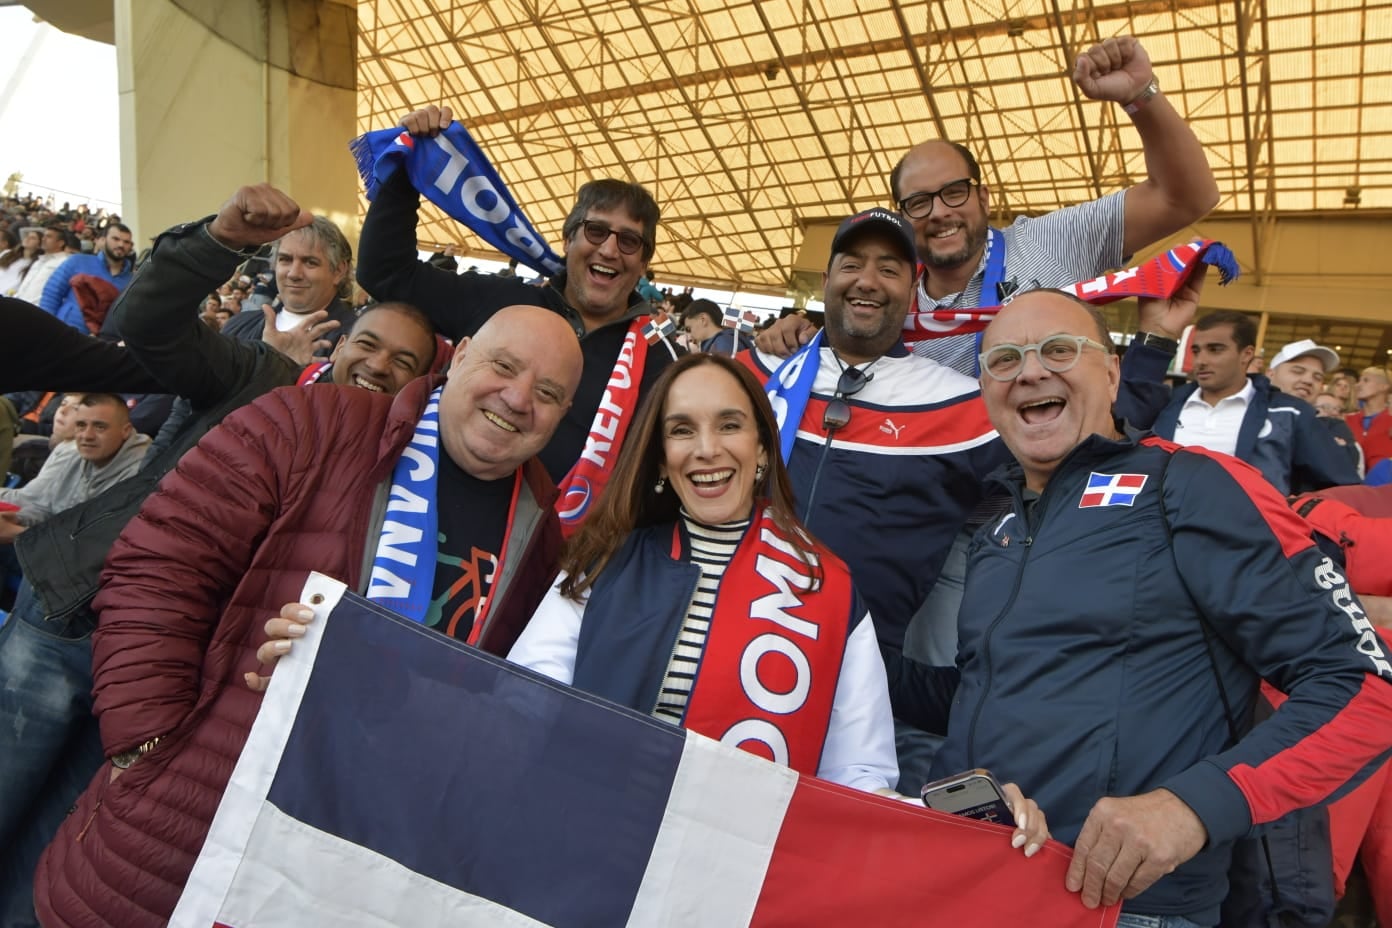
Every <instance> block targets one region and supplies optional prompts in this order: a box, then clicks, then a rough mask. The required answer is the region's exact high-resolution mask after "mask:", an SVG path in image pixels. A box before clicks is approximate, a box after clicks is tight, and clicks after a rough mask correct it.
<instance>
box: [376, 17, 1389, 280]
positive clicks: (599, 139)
mask: <svg viewBox="0 0 1392 928" xmlns="http://www.w3.org/2000/svg"><path fill="white" fill-rule="evenodd" d="M358 28H359V34H358V90H359V94H358V100H359V102H358V117H359V125H360V128H362V129H364V130H366V129H371V128H383V127H386V126H390V125H392V124H394V123H395V122H396V121H397V120H398V119H399V118H400V117H401V116H402V115H403V114H405V113H406V112H409V111H410V110H412V109H415V108H418V107H420V106H423V105H425V104H428V103H439V102H445V103H449V104H450V105H451V106H452V108H453V109H454V111H455V114H456V117H457V118H459V119H461V120H462V121H463V122H464V123H465V124H466V125H467V126H468V127H469V129H470V131H471V132H472V133H473V135H474V137H475V139H476V140H477V141H478V142H479V144H480V145H481V146H482V147H483V149H484V150H485V151H486V152H487V153H488V155H489V157H490V158H491V159H492V161H493V163H494V166H495V167H496V168H497V170H498V172H499V174H500V175H501V176H502V177H503V179H504V181H505V182H506V183H507V184H508V185H509V187H510V189H511V190H512V192H513V195H514V196H515V197H516V198H517V200H518V202H519V203H520V204H522V206H523V208H524V210H525V211H526V212H527V214H528V216H529V218H530V219H531V220H532V222H533V223H534V224H535V225H536V226H537V228H538V230H539V231H540V232H541V233H542V234H543V235H544V236H545V237H546V238H547V240H548V241H549V242H550V243H551V245H552V247H553V248H556V250H558V251H559V246H560V227H561V223H562V221H563V219H564V217H565V214H566V211H567V210H568V208H569V206H570V205H571V202H572V200H573V197H574V193H575V191H576V189H577V188H578V187H579V186H580V185H581V184H582V183H583V182H584V181H586V180H589V179H591V178H594V177H602V176H609V177H618V178H623V179H627V180H632V181H637V182H639V183H642V184H644V185H646V186H647V187H648V188H649V189H650V190H651V191H652V192H653V194H654V195H655V196H656V198H657V200H658V202H659V204H661V206H662V210H663V217H662V227H661V229H660V231H659V236H658V250H657V254H656V256H655V258H654V261H653V268H654V269H655V270H656V272H657V276H658V277H659V279H660V280H661V281H662V282H663V283H671V282H676V283H696V284H706V285H718V286H722V287H731V288H734V289H745V290H751V291H764V292H771V293H779V292H784V290H785V288H786V287H787V285H788V282H789V271H790V268H791V267H792V266H793V264H794V262H795V259H796V257H797V254H798V251H799V248H800V246H801V243H802V241H803V238H804V235H805V232H806V230H807V229H808V227H810V226H814V225H823V224H826V223H829V222H835V221H837V220H839V219H841V218H843V217H844V216H846V215H848V214H849V213H851V212H854V211H856V210H860V209H864V208H867V207H869V206H873V205H885V204H888V202H889V185H888V175H889V172H890V169H891V168H892V167H893V165H894V162H895V161H896V160H897V159H898V158H899V156H900V155H901V154H903V152H905V151H906V150H907V149H908V148H909V147H910V146H911V145H913V144H915V143H917V142H920V141H924V140H927V139H931V138H949V139H953V140H956V141H960V142H963V143H964V144H966V145H968V146H969V147H971V148H972V149H973V150H975V151H976V152H977V153H978V156H979V158H980V160H981V162H982V165H983V168H984V170H985V174H986V181H987V183H989V184H990V186H991V188H992V203H993V208H994V209H995V210H997V211H998V212H999V214H1000V218H1004V217H1009V216H1013V215H1018V214H1028V213H1038V212H1043V211H1047V210H1051V209H1054V208H1056V207H1059V206H1062V205H1066V204H1070V203H1077V202H1080V201H1083V200H1087V199H1091V198H1093V197H1096V196H1098V195H1100V194H1103V193H1106V192H1109V191H1112V190H1116V189H1119V188H1121V187H1124V186H1127V185H1129V184H1132V183H1134V182H1136V181H1137V180H1139V179H1141V178H1143V177H1144V176H1145V167H1144V161H1143V157H1142V153H1141V146H1140V139H1139V137H1138V135H1137V133H1136V132H1135V131H1134V130H1133V129H1132V128H1131V126H1130V125H1129V120H1128V118H1127V117H1126V115H1125V114H1124V113H1123V112H1121V110H1120V108H1119V107H1117V106H1115V105H1110V104H1102V103H1097V102H1094V101H1091V100H1088V99H1086V98H1085V97H1083V96H1082V95H1081V94H1080V93H1079V92H1078V91H1077V89H1076V88H1075V87H1074V85H1073V83H1072V81H1071V79H1070V77H1069V75H1070V74H1071V72H1072V65H1073V61H1074V59H1075V57H1076V54H1077V52H1078V51H1079V50H1081V49H1083V48H1086V47H1087V46H1089V45H1091V44H1093V43H1094V42H1096V41H1099V40H1100V39H1101V38H1105V37H1108V36H1115V35H1125V34H1131V35H1135V36H1136V37H1138V38H1139V39H1140V40H1141V42H1142V44H1143V45H1144V47H1145V49H1146V51H1147V52H1148V53H1149V55H1150V57H1151V60H1152V62H1153V64H1154V69H1155V74H1156V76H1157V77H1158V79H1159V81H1160V85H1161V87H1162V88H1163V89H1164V90H1165V92H1166V94H1167V95H1168V96H1169V98H1170V100H1171V101H1172V102H1173V104H1174V105H1175V107H1176V108H1177V109H1178V110H1179V111H1180V112H1181V113H1183V114H1185V115H1186V116H1187V118H1188V120H1189V123H1190V125H1191V126H1193V128H1194V131H1195V132H1196V133H1197V135H1198V137H1199V139H1200V141H1201V142H1202V143H1203V144H1204V146H1205V148H1206V149H1207V151H1208V156H1209V160H1210V163H1211V164H1212V166H1213V170H1214V173H1215V175H1216V176H1217V179H1218V184H1219V189H1220V191H1221V195H1222V199H1221V201H1220V203H1219V205H1218V210H1219V211H1220V212H1225V213H1228V214H1241V215H1246V216H1249V217H1250V219H1251V224H1252V235H1253V237H1254V242H1256V243H1257V244H1258V245H1260V241H1261V239H1260V237H1261V236H1262V235H1264V234H1267V233H1268V232H1269V230H1270V228H1271V221H1272V218H1273V216H1275V215H1278V214H1287V213H1299V214H1307V215H1308V214H1310V213H1320V214H1325V215H1328V214H1347V213H1348V211H1353V210H1356V211H1358V213H1360V214H1366V213H1367V212H1368V211H1371V210H1377V211H1382V210H1390V211H1392V3H1388V2H1382V3H1380V2H1376V0H1280V2H1276V0H1271V2H1263V0H1236V2H1214V0H1131V2H1114V3H1093V2H1090V0H1073V2H1062V0H1030V2H1009V0H1006V2H999V0H926V2H925V0H857V2H855V3H847V2H843V0H764V2H734V0H641V2H640V0H584V2H577V0H488V2H450V0H360V2H359V4H358ZM427 217H428V218H427V219H426V220H425V221H424V222H423V224H422V227H421V233H420V235H421V241H422V246H423V247H425V246H428V245H437V246H443V245H445V244H449V243H461V244H462V246H463V250H464V251H465V252H466V253H475V254H485V253H487V249H486V247H485V246H483V245H482V243H481V242H479V241H477V240H474V239H472V238H471V237H469V233H467V232H465V231H464V230H463V229H462V228H461V227H460V226H459V225H458V224H457V223H455V222H453V221H451V220H448V219H445V218H443V217H441V216H440V215H439V214H438V213H433V212H430V211H428V212H427ZM1255 251H1256V253H1257V254H1262V253H1263V251H1264V249H1262V248H1260V247H1258V248H1256V249H1255ZM1257 270H1258V272H1259V273H1260V270H1261V269H1260V268H1257Z"/></svg>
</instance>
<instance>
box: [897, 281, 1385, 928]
mask: <svg viewBox="0 0 1392 928" xmlns="http://www.w3.org/2000/svg"><path fill="white" fill-rule="evenodd" d="M1203 337H1204V338H1209V337H1211V336H1209V335H1204V336H1203ZM982 349H983V350H982V353H981V355H980V358H979V360H980V364H981V369H982V375H981V381H980V382H981V390H982V395H983V397H984V398H985V402H986V407H987V410H988V411H989V413H990V417H991V422H992V423H993V424H994V425H995V426H996V428H997V429H998V430H999V432H1000V435H1001V437H1002V439H1003V440H1004V442H1005V443H1006V445H1007V446H1008V447H1009V448H1010V451H1011V453H1012V454H1013V455H1014V457H1015V458H1016V462H1017V463H1016V464H1014V465H1011V466H1010V467H1008V468H1007V469H1005V470H1004V471H1003V472H1002V473H1001V474H999V475H998V476H997V478H996V479H997V481H998V483H999V485H1000V486H1001V487H1002V488H1003V489H1005V490H1007V491H1008V493H1009V498H1010V506H1009V509H1008V510H1007V511H1006V512H1004V513H1002V514H1000V515H999V516H997V517H993V519H992V520H991V522H989V523H988V525H987V526H986V527H985V528H984V529H983V530H982V531H981V532H980V533H979V534H978V535H977V538H976V544H974V545H973V548H972V555H971V565H970V569H969V571H968V573H967V589H966V593H965V596H964V598H963V601H962V609H961V619H960V621H961V627H960V633H961V641H960V645H959V651H958V660H957V669H958V671H959V672H960V682H959V683H958V684H957V685H956V686H955V687H954V686H943V687H941V688H940V689H938V690H935V691H929V690H926V689H925V690H924V691H923V692H922V693H920V694H919V696H920V698H918V699H906V698H905V697H906V696H907V695H908V692H909V691H906V690H902V689H901V690H900V691H899V693H900V700H899V701H898V702H896V706H895V708H896V711H898V712H900V713H903V714H905V715H906V716H907V717H910V718H916V717H919V716H917V715H916V714H915V710H922V709H928V710H929V711H927V712H926V713H925V716H924V718H927V719H931V720H934V721H936V720H939V719H940V718H941V716H942V713H943V712H944V711H945V710H946V707H947V705H948V704H949V703H950V705H951V715H950V717H949V719H948V722H949V727H948V732H947V740H946V742H945V743H944V744H943V746H942V749H941V750H940V751H939V753H938V755H937V757H936V758H935V759H934V772H935V773H938V774H950V773H953V772H956V771H958V770H961V769H965V768H968V767H977V766H980V767H985V768H987V769H990V770H992V771H993V772H994V773H996V775H997V776H1003V777H1009V778H1011V779H1014V780H1017V781H1018V782H1019V783H1020V784H1021V785H1022V788H1024V789H1026V790H1027V791H1029V792H1031V793H1032V794H1035V798H1037V799H1038V800H1039V803H1040V805H1041V807H1043V808H1044V809H1046V810H1047V811H1048V814H1049V817H1050V825H1051V828H1052V830H1053V832H1054V836H1055V837H1056V838H1058V839H1060V840H1062V841H1065V842H1066V843H1069V844H1072V845H1073V846H1074V855H1073V859H1072V862H1071V864H1070V867H1069V871H1068V875H1067V881H1066V885H1067V887H1068V889H1070V890H1072V891H1075V892H1081V898H1082V902H1083V904H1084V905H1087V906H1089V907H1094V906H1097V905H1098V904H1099V903H1102V904H1109V903H1112V902H1115V901H1117V900H1119V899H1122V900H1126V902H1125V907H1124V909H1123V915H1122V920H1121V922H1120V923H1119V925H1121V926H1130V925H1157V924H1159V925H1167V926H1185V928H1187V926H1194V925H1214V924H1216V923H1217V922H1218V909H1219V904H1220V903H1221V902H1222V900H1223V898H1224V896H1225V895H1226V891H1227V881H1226V878H1225V876H1226V873H1227V869H1228V862H1229V857H1230V853H1231V848H1232V842H1234V841H1235V840H1237V839H1239V838H1241V837H1244V836H1246V835H1247V834H1248V833H1249V831H1250V830H1251V829H1252V828H1253V827H1254V826H1260V825H1262V824H1264V823H1267V822H1271V821H1273V820H1275V819H1278V818H1280V817H1281V816H1283V815H1285V814H1286V813H1288V812H1290V811H1292V810H1293V809H1297V808H1300V807H1303V806H1309V805H1314V804H1318V803H1322V802H1326V801H1328V800H1329V799H1330V798H1331V796H1333V795H1337V794H1338V792H1339V791H1341V790H1345V789H1347V788H1349V787H1351V785H1353V784H1355V783H1356V782H1358V781H1359V780H1360V779H1361V778H1362V777H1363V776H1366V774H1367V773H1368V772H1370V771H1371V770H1372V769H1375V768H1376V766H1377V765H1378V764H1380V763H1381V762H1382V761H1383V760H1385V759H1386V757H1387V755H1388V753H1389V748H1392V662H1389V659H1388V655H1387V652H1385V651H1384V650H1383V648H1382V647H1381V645H1380V644H1379V643H1378V641H1377V638H1376V636H1375V635H1374V634H1373V632H1372V630H1371V628H1370V627H1369V626H1368V622H1367V619H1366V617H1365V616H1364V614H1363V610H1362V609H1361V607H1360V606H1359V604H1358V601H1357V599H1356V598H1355V597H1354V596H1353V594H1352V593H1350V591H1349V589H1348V586H1347V584H1346V582H1345V581H1344V578H1343V576H1342V575H1341V574H1340V572H1339V571H1338V570H1337V569H1336V567H1335V566H1334V565H1333V563H1332V562H1331V561H1329V560H1328V559H1327V558H1326V557H1325V556H1324V555H1323V554H1322V553H1321V551H1320V550H1319V548H1317V547H1316V546H1315V545H1314V544H1313V542H1312V541H1311V539H1310V532H1309V528H1308V526H1306V525H1305V524H1304V523H1302V522H1301V521H1300V520H1299V519H1298V518H1297V517H1295V516H1294V514H1293V513H1292V512H1291V511H1290V509H1289V508H1287V506H1286V504H1285V500H1284V499H1283V498H1282V497H1281V495H1280V494H1278V493H1276V492H1275V491H1274V490H1273V489H1272V488H1271V486H1270V485H1268V484H1267V483H1265V482H1264V481H1260V480H1256V479H1254V475H1253V474H1252V473H1251V471H1250V470H1249V469H1248V468H1246V467H1244V466H1242V465H1238V464H1236V462H1234V461H1232V460H1231V459H1230V458H1228V457H1225V456H1223V455H1220V454H1214V453H1211V452H1209V451H1205V450H1203V449H1198V448H1193V449H1187V448H1174V447H1173V446H1171V445H1168V444H1165V443H1161V442H1158V441H1156V440H1155V439H1154V438H1150V437H1146V436H1145V435H1144V434H1143V433H1137V432H1133V431H1130V430H1128V429H1126V428H1124V427H1123V425H1122V423H1121V422H1119V421H1118V420H1116V419H1114V417H1113V413H1112V408H1113V403H1114V402H1115V400H1116V398H1117V389H1118V384H1119V380H1120V376H1119V371H1118V364H1117V360H1116V357H1115V355H1114V353H1113V349H1112V347H1111V345H1110V339H1109V335H1108V331H1107V325H1106V322H1105V320H1104V319H1103V318H1102V317H1101V315H1100V314H1099V313H1097V312H1096V311H1095V310H1094V309H1092V308H1091V307H1088V306H1087V305H1086V304H1082V303H1080V302H1078V301H1076V300H1075V299H1074V298H1072V297H1070V296H1067V295H1065V294H1063V293H1061V292H1059V291H1038V292H1032V293H1027V294H1024V295H1023V296H1021V297H1019V298H1017V299H1016V300H1015V301H1013V302H1012V303H1010V304H1009V305H1008V306H1006V307H1004V308H1003V309H1002V311H1001V312H1000V314H999V315H998V316H997V317H996V318H995V320H994V321H993V322H992V323H991V324H990V326H989V327H988V328H987V329H986V331H985V333H984V338H983V342H982ZM1243 360H1244V361H1245V358H1244V359H1243ZM1239 370H1240V368H1239ZM1220 642H1221V643H1220ZM1262 679H1266V680H1269V681H1271V682H1272V683H1273V684H1274V685H1275V686H1277V687H1279V688H1281V689H1282V690H1284V691H1285V692H1287V693H1288V694H1289V696H1290V698H1289V700H1288V701H1287V703H1286V704H1285V705H1284V706H1282V707H1281V709H1280V710H1278V711H1277V712H1276V714H1275V715H1274V716H1273V717H1272V718H1271V719H1269V720H1268V721H1266V722H1264V723H1263V724H1262V725H1260V726H1258V727H1256V728H1250V727H1249V726H1250V719H1251V712H1252V708H1253V703H1254V700H1255V698H1256V695H1257V687H1258V684H1259V683H1260V682H1261V680H1262Z"/></svg>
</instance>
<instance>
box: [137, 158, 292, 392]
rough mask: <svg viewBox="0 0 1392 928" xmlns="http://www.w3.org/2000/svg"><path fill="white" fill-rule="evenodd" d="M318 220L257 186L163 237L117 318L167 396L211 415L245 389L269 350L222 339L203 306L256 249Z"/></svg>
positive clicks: (272, 191) (265, 187)
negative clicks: (207, 319)
mask: <svg viewBox="0 0 1392 928" xmlns="http://www.w3.org/2000/svg"><path fill="white" fill-rule="evenodd" d="M311 219H312V217H311V216H310V215H309V214H308V213H306V212H304V211H303V210H301V209H300V207H299V205H298V204H296V203H295V201H294V200H291V199H290V198H289V197H287V196H286V195H285V194H283V193H281V192H280V191H279V190H276V189H275V188H274V187H271V186H270V185H269V184H257V185H255V186H251V187H243V188H241V189H240V190H238V191H237V192H236V194H234V195H233V197H232V198H231V199H229V200H228V201H227V202H226V203H224V204H223V206H222V209H221V210H219V211H218V213H217V215H216V216H214V217H213V218H212V219H211V221H207V220H205V221H199V222H194V223H188V224H186V225H182V226H176V227H174V228H173V229H170V230H169V231H168V232H165V233H164V234H163V235H161V236H160V238H159V241H157V242H156V243H155V249H154V251H153V252H152V253H151V255H150V258H149V259H148V260H147V261H146V262H145V263H144V264H143V265H141V267H140V270H139V271H137V272H136V275H135V278H134V280H132V281H131V285H130V286H129V287H127V288H126V290H125V292H124V293H122V294H121V298H120V299H119V300H118V301H117V302H116V305H115V307H114V308H113V309H112V313H113V314H114V315H115V316H116V323H115V324H116V328H117V331H119V332H120V333H121V337H122V338H124V339H125V342H126V347H127V348H128V349H129V350H130V352H131V353H132V354H133V355H134V356H135V357H136V359H137V360H138V361H139V362H140V363H141V365H142V366H144V367H145V369H146V370H147V371H149V373H150V374H151V376H153V377H154V378H156V379H157V380H158V381H159V382H160V384H161V386H162V390H163V392H166V393H175V394H178V395H179V396H184V397H187V398H188V399H189V400H190V401H192V403H193V404H194V406H195V407H198V408H206V407H208V406H212V405H215V404H216V403H218V402H219V401H221V400H222V399H224V398H225V397H226V396H228V395H229V394H230V393H232V392H235V391H236V390H237V389H239V388H240V386H241V385H242V383H243V381H244V380H245V378H246V376H247V372H248V371H249V370H250V369H251V368H252V366H253V365H254V364H255V361H256V358H257V356H258V352H261V351H265V350H266V349H265V348H263V347H260V346H257V345H253V344H248V343H240V342H237V341H234V340H233V339H230V338H223V337H222V336H221V335H219V334H218V333H216V332H214V331H213V330H212V329H210V328H208V326H206V325H204V324H203V322H202V321H201V320H200V319H199V318H198V305H199V303H200V301H201V300H202V299H203V298H204V297H205V296H207V295H208V294H209V293H210V292H212V290H213V289H214V288H216V287H217V285H218V284H219V283H221V282H222V281H224V280H226V279H227V278H228V276H229V275H230V274H231V273H232V271H233V269H235V268H236V266H237V265H238V264H239V263H240V262H242V261H243V260H245V259H246V257H247V256H248V255H249V254H250V253H252V252H254V251H255V249H257V248H259V247H260V246H261V245H263V244H265V243H267V242H273V241H275V240H276V239H278V238H280V236H282V235H284V234H285V233H286V232H290V231H292V230H294V229H298V228H301V227H303V226H305V225H308V224H309V222H310V221H311ZM287 363H288V362H287Z"/></svg>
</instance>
